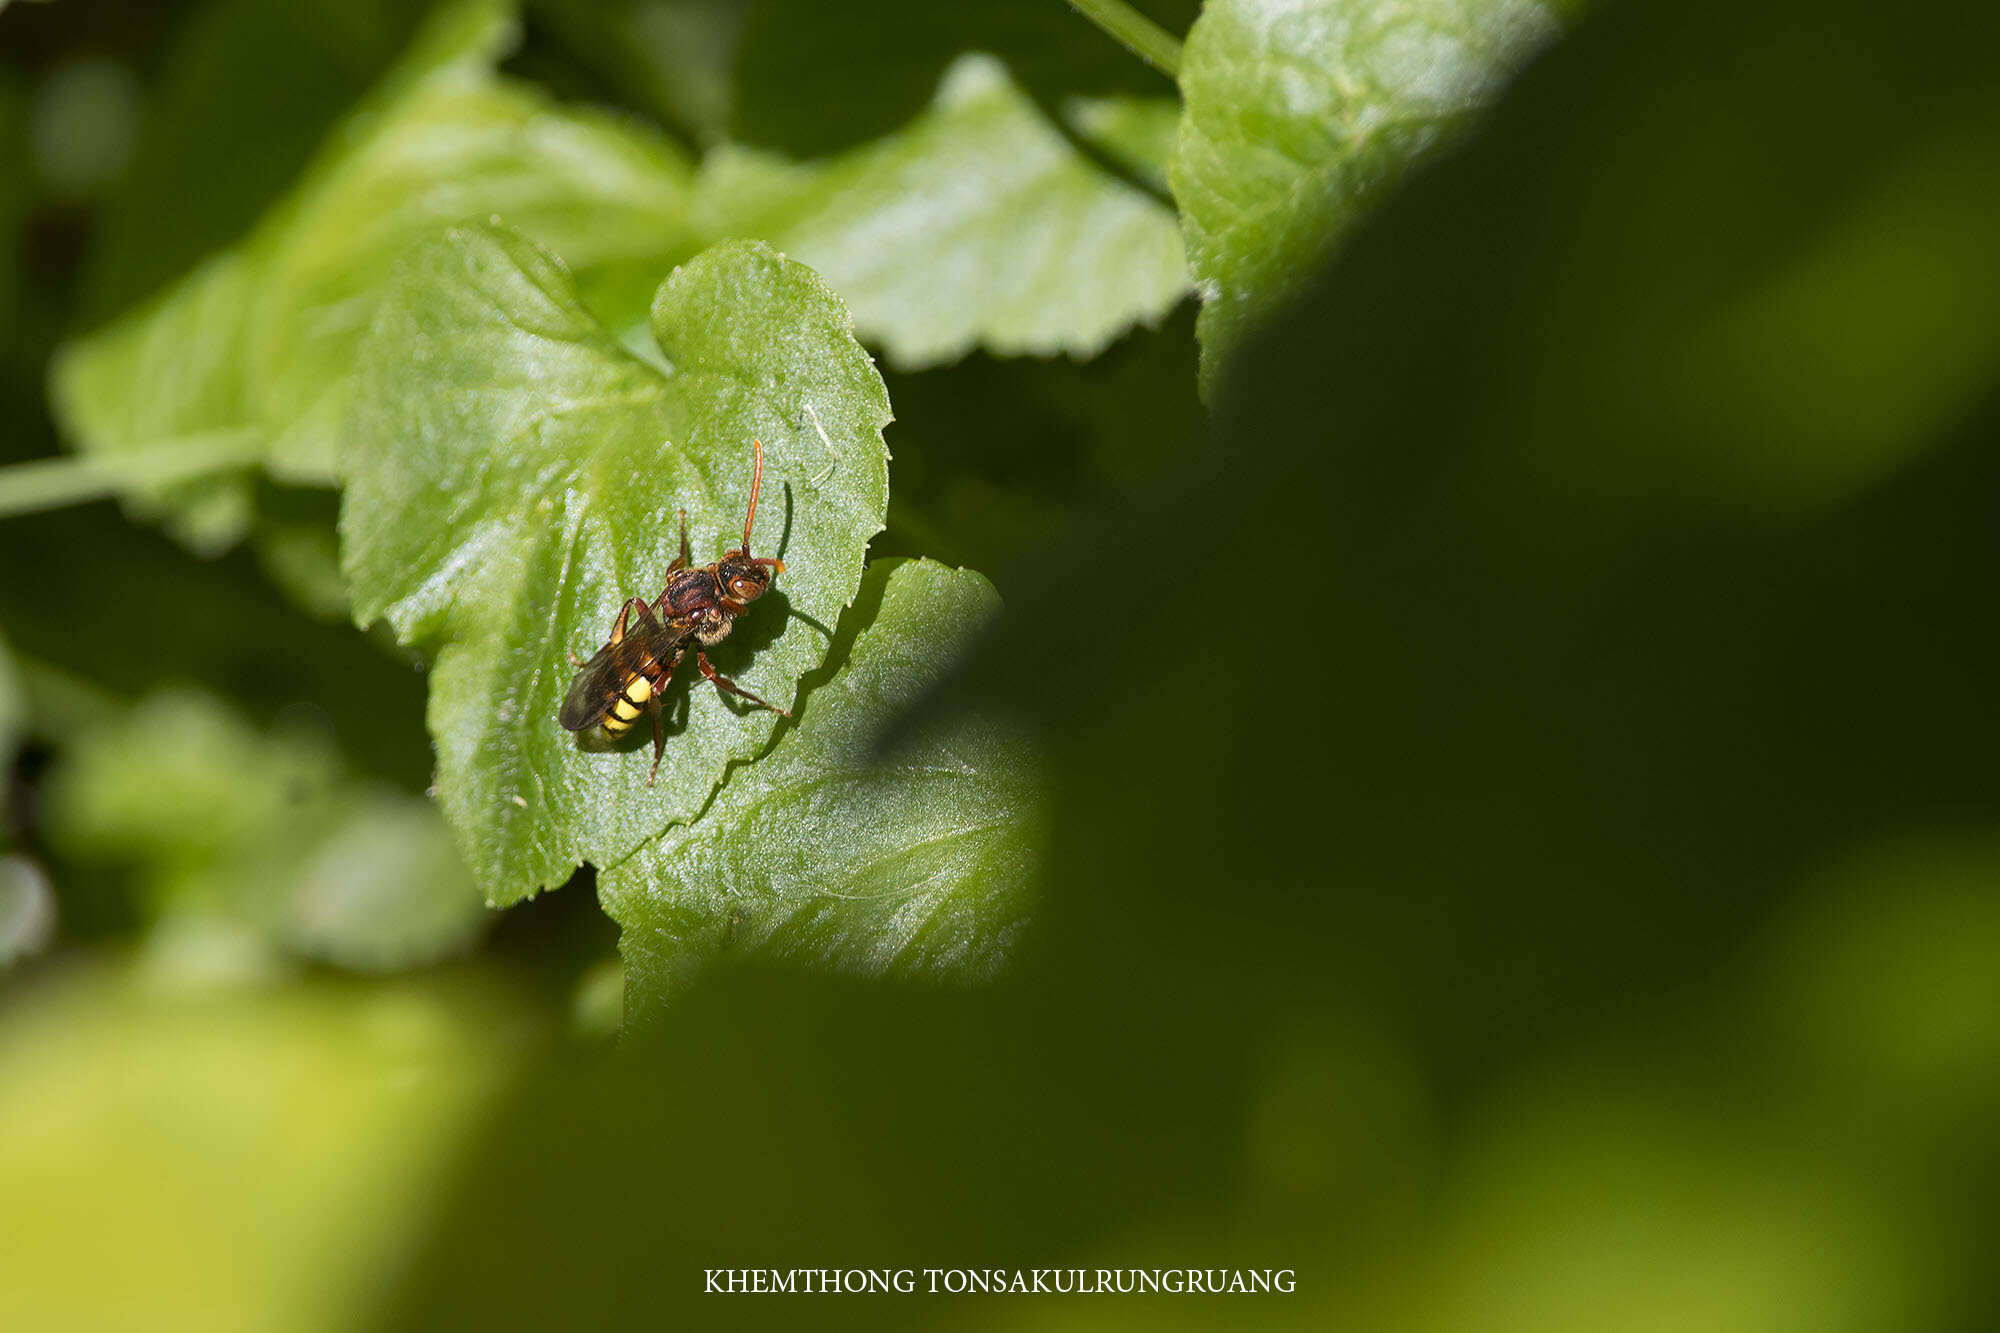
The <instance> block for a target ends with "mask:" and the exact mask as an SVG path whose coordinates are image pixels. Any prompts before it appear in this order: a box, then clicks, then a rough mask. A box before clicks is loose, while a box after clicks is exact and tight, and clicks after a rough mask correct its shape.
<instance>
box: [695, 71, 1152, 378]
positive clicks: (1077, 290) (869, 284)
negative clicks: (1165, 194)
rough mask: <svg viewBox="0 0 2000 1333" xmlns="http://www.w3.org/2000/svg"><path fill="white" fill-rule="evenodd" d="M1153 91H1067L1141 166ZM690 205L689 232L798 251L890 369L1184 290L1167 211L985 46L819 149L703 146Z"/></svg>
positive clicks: (1016, 339) (1071, 330) (1053, 334)
mask: <svg viewBox="0 0 2000 1333" xmlns="http://www.w3.org/2000/svg"><path fill="white" fill-rule="evenodd" d="M1158 105H1159V102H1158V99H1153V100H1152V101H1150V102H1149V101H1145V100H1139V101H1136V102H1133V101H1130V100H1129V99H1128V101H1127V102H1125V103H1118V102H1084V101H1078V102H1077V103H1076V106H1075V107H1074V108H1073V110H1074V111H1075V112H1076V114H1075V115H1074V116H1073V117H1072V119H1073V120H1075V121H1077V122H1078V124H1079V125H1080V126H1081V127H1083V129H1079V133H1081V132H1084V129H1089V128H1101V129H1102V131H1103V133H1104V134H1105V135H1106V136H1108V137H1109V138H1110V139H1111V142H1110V143H1109V144H1108V145H1107V146H1106V149H1105V151H1106V152H1107V154H1108V155H1109V156H1111V157H1112V158H1113V159H1114V160H1130V159H1133V158H1137V159H1140V162H1141V170H1142V171H1143V169H1144V159H1145V158H1147V157H1148V156H1149V155H1150V153H1151V150H1149V149H1148V148H1147V147H1146V146H1145V144H1146V140H1147V139H1148V137H1149V136H1148V130H1147V126H1148V125H1149V124H1156V123H1157V121H1158V119H1159V116H1158V111H1157V108H1158ZM1121 106H1123V107H1126V108H1128V109H1125V110H1122V111H1121V110H1120V109H1119V108H1120V107H1121ZM1151 137H1152V138H1154V139H1157V137H1158V136H1157V134H1156V133H1155V134H1152V135H1151ZM695 208H696V219H697V220H696V225H697V227H698V228H699V229H700V230H701V231H702V232H703V234H705V235H708V236H718V237H719V236H754V237H757V238H759V239H761V240H766V241H769V242H770V243H771V244H772V245H774V246H776V247H777V248H778V249H780V250H782V251H784V252H785V253H786V254H790V255H794V256H796V257H797V258H799V259H801V260H803V261H804V262H806V263H808V264H810V265H812V266H813V267H814V268H815V269H817V270H818V271H819V272H820V273H821V274H822V275H824V276H825V278H826V280H827V281H828V282H829V283H830V284H832V286H833V289H834V290H835V291H837V292H839V293H840V295H841V298H842V299H843V300H845V301H846V302H847V303H848V305H849V307H850V308H852V310H853V311H854V323H855V327H856V329H858V330H859V331H860V333H861V336H862V337H863V338H865V339H867V340H868V341H869V342H870V343H873V344H878V345H879V346H881V348H882V349H883V351H884V353H885V354H886V356H887V358H888V360H889V362H890V363H891V364H892V365H894V366H896V367H897V368H898V369H905V370H913V369H921V368H923V367H925V366H932V365H938V364H940V363H943V362H948V361H954V360H957V359H958V358H959V357H961V356H963V355H965V354H966V353H967V352H969V351H971V350H972V349H973V348H975V347H981V348H984V349H985V350H987V351H990V352H994V353H996V354H999V355H1002V356H1023V355H1027V356H1053V355H1055V354H1057V353H1065V352H1066V353H1068V354H1070V355H1072V356H1078V357H1087V356H1091V355H1094V354H1095V353H1097V352H1098V351H1100V350H1102V349H1103V348H1104V346H1105V345H1106V344H1107V343H1109V342H1110V341H1112V340H1113V339H1115V338H1117V337H1118V336H1119V335H1120V334H1122V333H1124V332H1125V331H1126V330H1127V329H1129V328H1130V327H1132V325H1134V324H1152V323H1154V322H1156V321H1158V320H1159V318H1160V317H1161V315H1163V314H1164V313H1165V312H1166V311H1167V310H1168V309H1169V308H1171V307H1172V306H1173V305H1174V304H1175V302H1177V301H1179V300H1180V299H1181V297H1182V296H1183V295H1185V294H1186V292H1187V290H1188V278H1187V266H1186V262H1185V260H1184V258H1183V255H1182V251H1181V240H1180V236H1179V234H1178V232H1177V230H1176V228H1175V226H1174V219H1173V214H1172V212H1171V211H1170V210H1169V209H1168V208H1166V206H1165V205H1163V204H1161V203H1160V202H1159V201H1158V200H1156V199H1154V198H1153V197H1152V196H1150V195H1148V194H1147V193H1146V192H1145V191H1144V190H1141V189H1138V188H1136V187H1135V186H1133V185H1132V184H1130V183H1129V182H1127V181H1124V180H1120V179H1119V178H1118V177H1117V176H1115V175H1113V174H1111V173H1109V172H1107V171H1105V170H1104V169H1102V168H1101V167H1099V166H1097V165H1095V164H1094V163H1092V162H1091V161H1090V160H1089V159H1088V158H1087V157H1085V156H1084V154H1082V153H1081V152H1079V151H1078V150H1077V149H1076V148H1075V147H1074V146H1073V145H1072V144H1071V143H1070V142H1069V141H1068V140H1067V139H1065V138H1064V136H1063V134H1062V133H1061V132H1060V131H1059V130H1058V129H1057V128H1056V127H1055V126H1053V125H1051V124H1050V123H1049V121H1048V119H1047V117H1045V116H1044V115H1043V114H1042V112H1041V111H1040V110H1039V109H1038V108H1037V107H1036V106H1035V104H1034V103H1033V102H1031V101H1030V100H1029V99H1028V98H1027V97H1026V96H1025V95H1024V94H1023V93H1022V92H1021V91H1020V89H1019V88H1018V87H1016V86H1015V84H1014V83H1013V82H1012V81H1011V80H1010V79H1009V78H1008V76H1007V73H1006V70H1005V69H1004V68H1003V67H1002V66H1001V65H1000V64H999V63H998V62H996V61H994V60H993V59H991V58H990V57H986V56H979V55H973V56H967V57H964V58H963V59H961V60H960V61H959V62H958V63H957V64H956V65H955V66H954V67H953V69H952V70H951V72H950V73H949V75H948V76H947V77H946V79H945V83H944V86H943V88H942V89H941V91H940V92H939V94H938V97H937V100H936V101H935V102H934V103H933V104H932V106H931V107H930V108H929V109H928V110H926V111H925V112H924V113H923V114H922V115H920V116H918V117H917V118H916V119H915V120H914V121H912V122H910V123H909V124H908V125H906V126H905V127H904V128H902V129H900V130H898V131H896V132H894V133H893V134H890V135H888V136H886V137H884V138H882V139H879V140H877V141H875V142H873V143H870V144H868V145H865V146H863V147H860V148H857V149H854V150H852V151H850V152H848V153H845V154H843V155H841V156H840V157H837V158H834V159H832V160H831V161H829V162H826V163H823V164H814V165H797V164H793V163H791V162H788V161H787V160H786V159H784V158H782V157H779V156H776V155H774V154H770V153H765V152H757V151H753V150H749V149H742V148H723V149H718V150H716V151H715V152H713V153H711V154H710V155H709V157H708V159H707V161H706V162H705V163H704V164H703V168H702V172H701V175H700V178H699V180H698V182H697V184H696V205H695Z"/></svg>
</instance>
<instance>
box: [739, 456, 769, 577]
mask: <svg viewBox="0 0 2000 1333" xmlns="http://www.w3.org/2000/svg"><path fill="white" fill-rule="evenodd" d="M750 449H751V456H752V457H753V458H754V459H755V461H754V462H753V463H751V465H750V512H749V513H747V514H745V515H744V516H743V554H745V555H748V554H750V525H751V524H753V523H755V522H756V521H757V492H758V491H760V490H762V489H763V486H764V442H763V441H762V440H752V441H750Z"/></svg>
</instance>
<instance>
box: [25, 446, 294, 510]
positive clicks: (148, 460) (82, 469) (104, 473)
mask: <svg viewBox="0 0 2000 1333" xmlns="http://www.w3.org/2000/svg"><path fill="white" fill-rule="evenodd" d="M264 447H265V441H264V433H263V432H262V431H259V430H255V429H251V428H249V427H243V428H240V429H235V430H212V431H203V432H201V433H199V434H196V435H171V436H167V437H165V438H162V439H158V440H149V441H147V442H146V443H145V444H142V445H138V446H135V447H133V448H130V449H117V450H113V451H109V452H104V453H94V454H64V455H61V456H60V457H57V458H37V459H34V460H33V461H31V462H27V463H14V464H12V465H10V466H7V467H0V518H6V517H9V516H11V515H14V514H33V513H37V512H39V511H41V510H44V509H60V508H62V507H63V506H64V505H74V504H84V503H87V502H89V501H91V500H103V499H108V498H109V497H111V496H114V495H119V494H122V493H124V492H126V491H130V490H135V489H139V488H142V487H148V486H163V485H167V484H169V483H171V482H176V481H188V480H190V479H192V478H194V477H202V476H206V475H208V474H209V473H211V472H221V471H224V470H226V469H228V468H232V467H243V466H245V465H246V464H250V463H254V462H256V461H257V460H258V459H259V458H260V457H262V456H263V453H264Z"/></svg>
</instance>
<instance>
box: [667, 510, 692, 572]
mask: <svg viewBox="0 0 2000 1333" xmlns="http://www.w3.org/2000/svg"><path fill="white" fill-rule="evenodd" d="M687 567H688V511H687V510H685V509H683V510H681V553H680V554H679V555H677V556H675V557H674V562H673V563H672V564H671V565H668V566H667V573H669V574H671V573H673V572H674V571H676V570H681V569H686V568H687Z"/></svg>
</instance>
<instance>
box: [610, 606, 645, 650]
mask: <svg viewBox="0 0 2000 1333" xmlns="http://www.w3.org/2000/svg"><path fill="white" fill-rule="evenodd" d="M637 601H639V599H638V598H637V597H627V598H626V599H625V605H623V606H621V607H619V608H618V623H617V624H615V625H613V626H612V627H611V642H613V643H623V642H625V618H626V617H627V616H629V615H631V614H632V603H634V602H637ZM641 604H642V605H643V603H641Z"/></svg>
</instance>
